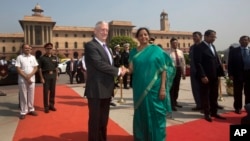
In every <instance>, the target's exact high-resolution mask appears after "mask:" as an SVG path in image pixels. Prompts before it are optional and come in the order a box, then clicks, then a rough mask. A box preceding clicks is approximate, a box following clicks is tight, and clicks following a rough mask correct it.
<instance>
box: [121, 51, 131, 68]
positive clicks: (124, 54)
mask: <svg viewBox="0 0 250 141" xmlns="http://www.w3.org/2000/svg"><path fill="white" fill-rule="evenodd" d="M128 60H129V53H128V52H126V51H123V52H122V54H121V65H124V66H125V67H126V68H128V66H129V61H128Z"/></svg>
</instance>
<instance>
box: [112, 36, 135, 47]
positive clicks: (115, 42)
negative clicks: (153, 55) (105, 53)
mask: <svg viewBox="0 0 250 141" xmlns="http://www.w3.org/2000/svg"><path fill="white" fill-rule="evenodd" d="M125 43H129V44H130V48H134V47H137V43H136V42H135V41H134V40H133V39H132V38H131V37H128V36H116V37H113V38H112V39H111V41H110V42H109V47H111V48H112V49H114V47H115V46H116V45H118V44H119V45H120V46H121V47H123V45H124V44H125Z"/></svg>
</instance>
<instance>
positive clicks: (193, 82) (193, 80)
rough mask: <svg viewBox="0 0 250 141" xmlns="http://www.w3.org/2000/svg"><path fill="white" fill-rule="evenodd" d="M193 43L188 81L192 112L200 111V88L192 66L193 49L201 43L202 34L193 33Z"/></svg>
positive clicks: (193, 65) (190, 52)
mask: <svg viewBox="0 0 250 141" xmlns="http://www.w3.org/2000/svg"><path fill="white" fill-rule="evenodd" d="M193 41H194V44H193V45H192V46H191V47H190V49H189V58H190V80H191V88H192V93H193V96H194V101H195V104H196V106H195V107H194V108H192V110H193V111H200V110H201V98H200V95H201V94H200V86H199V83H200V81H199V78H197V73H196V67H195V64H194V49H195V48H196V47H197V46H198V45H199V44H200V43H201V41H202V34H201V32H199V31H196V32H193Z"/></svg>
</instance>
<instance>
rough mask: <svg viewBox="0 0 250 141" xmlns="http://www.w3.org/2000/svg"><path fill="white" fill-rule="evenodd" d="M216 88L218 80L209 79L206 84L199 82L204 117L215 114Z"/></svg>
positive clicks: (216, 105)
mask: <svg viewBox="0 0 250 141" xmlns="http://www.w3.org/2000/svg"><path fill="white" fill-rule="evenodd" d="M218 88H219V84H218V78H214V79H209V83H208V84H204V83H202V82H201V80H200V90H201V103H202V108H203V110H204V114H205V115H210V114H217V107H218V102H217V99H218Z"/></svg>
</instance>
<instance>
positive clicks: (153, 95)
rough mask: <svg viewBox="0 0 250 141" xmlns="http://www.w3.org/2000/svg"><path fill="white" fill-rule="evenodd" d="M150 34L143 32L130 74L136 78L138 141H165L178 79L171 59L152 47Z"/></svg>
mask: <svg viewBox="0 0 250 141" xmlns="http://www.w3.org/2000/svg"><path fill="white" fill-rule="evenodd" d="M149 36H150V33H149V30H148V29H147V28H144V27H143V28H139V29H138V30H137V32H136V38H137V40H138V41H139V46H138V47H137V48H133V49H132V50H131V52H130V55H129V69H128V71H127V72H128V73H130V74H131V73H132V74H133V101H134V117H133V136H134V141H147V140H153V141H165V140H166V115H167V113H171V112H172V110H171V103H170V97H169V91H170V88H171V85H172V81H173V77H174V75H175V67H174V66H173V62H172V60H171V58H170V56H169V55H168V54H167V53H166V52H165V51H164V50H163V49H161V48H160V47H158V46H157V45H155V44H149Z"/></svg>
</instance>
